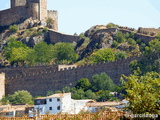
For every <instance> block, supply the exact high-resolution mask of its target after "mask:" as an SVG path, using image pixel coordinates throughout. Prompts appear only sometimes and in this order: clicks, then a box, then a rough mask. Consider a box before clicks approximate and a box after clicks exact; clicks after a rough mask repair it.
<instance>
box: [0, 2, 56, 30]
mask: <svg viewBox="0 0 160 120" xmlns="http://www.w3.org/2000/svg"><path fill="white" fill-rule="evenodd" d="M10 3H11V8H10V9H7V10H3V11H0V18H1V19H0V26H1V27H3V26H9V25H12V24H20V23H23V22H24V21H25V20H27V19H30V20H32V21H34V20H38V21H39V22H43V23H44V22H45V21H46V19H47V18H52V19H53V21H54V23H53V26H52V29H54V30H56V31H57V30H58V13H57V11H52V10H47V1H46V0H11V2H10Z"/></svg>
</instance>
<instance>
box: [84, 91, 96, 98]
mask: <svg viewBox="0 0 160 120" xmlns="http://www.w3.org/2000/svg"><path fill="white" fill-rule="evenodd" d="M84 94H85V98H86V99H93V100H96V99H97V96H96V94H95V93H94V92H92V90H87V91H86V92H85V93H84Z"/></svg>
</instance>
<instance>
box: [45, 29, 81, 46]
mask: <svg viewBox="0 0 160 120" xmlns="http://www.w3.org/2000/svg"><path fill="white" fill-rule="evenodd" d="M49 37H50V40H49V41H47V42H48V43H52V44H54V43H57V42H68V43H72V42H74V41H75V42H77V41H78V40H79V36H75V35H68V34H63V33H60V32H57V31H54V30H51V29H50V30H49Z"/></svg>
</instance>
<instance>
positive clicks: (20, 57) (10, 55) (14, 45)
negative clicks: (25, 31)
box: [4, 38, 30, 64]
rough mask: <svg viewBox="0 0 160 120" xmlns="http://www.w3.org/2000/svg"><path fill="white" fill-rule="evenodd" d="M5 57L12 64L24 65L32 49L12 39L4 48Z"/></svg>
mask: <svg viewBox="0 0 160 120" xmlns="http://www.w3.org/2000/svg"><path fill="white" fill-rule="evenodd" d="M4 51H5V52H4V55H5V57H6V58H7V60H9V61H10V62H12V63H18V62H20V63H22V64H24V62H25V61H26V59H27V55H28V52H29V51H30V48H29V47H27V46H26V45H25V44H23V43H22V42H21V41H16V40H15V39H14V38H11V39H10V41H9V43H8V44H7V46H6V47H5V48H4Z"/></svg>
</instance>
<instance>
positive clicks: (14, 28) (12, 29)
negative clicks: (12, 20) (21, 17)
mask: <svg viewBox="0 0 160 120" xmlns="http://www.w3.org/2000/svg"><path fill="white" fill-rule="evenodd" d="M9 29H10V30H11V31H13V32H17V31H18V26H17V25H11V26H9Z"/></svg>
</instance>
